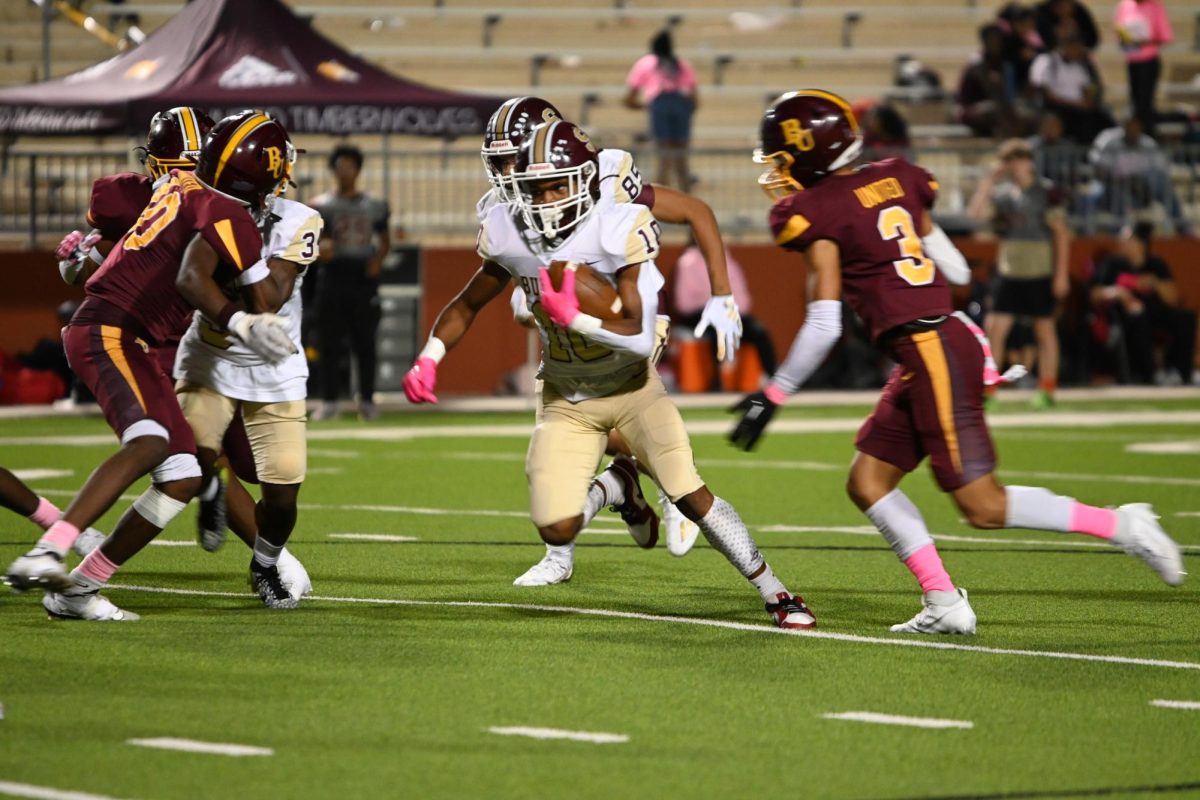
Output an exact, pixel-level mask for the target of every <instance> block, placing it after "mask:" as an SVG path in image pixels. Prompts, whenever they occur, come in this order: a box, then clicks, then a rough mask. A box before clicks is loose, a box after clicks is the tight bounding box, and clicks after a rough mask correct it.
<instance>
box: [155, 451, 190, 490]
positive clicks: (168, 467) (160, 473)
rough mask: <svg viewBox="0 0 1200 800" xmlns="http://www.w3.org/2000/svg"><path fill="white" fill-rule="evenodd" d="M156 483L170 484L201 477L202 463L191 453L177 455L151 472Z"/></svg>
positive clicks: (170, 457) (167, 459)
mask: <svg viewBox="0 0 1200 800" xmlns="http://www.w3.org/2000/svg"><path fill="white" fill-rule="evenodd" d="M150 476H151V478H152V479H153V480H154V482H155V483H170V482H171V481H181V480H184V479H185V478H199V477H200V462H199V461H197V460H196V457H195V456H194V455H192V454H191V453H176V454H175V455H173V456H167V458H166V460H165V461H163V462H162V463H161V464H159V465H158V466H157V467H155V468H154V469H153V470H152V471H151V472H150Z"/></svg>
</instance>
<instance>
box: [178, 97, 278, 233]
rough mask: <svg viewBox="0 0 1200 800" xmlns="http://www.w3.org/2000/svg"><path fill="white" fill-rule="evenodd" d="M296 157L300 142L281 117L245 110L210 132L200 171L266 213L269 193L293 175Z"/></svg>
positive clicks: (217, 186)
mask: <svg viewBox="0 0 1200 800" xmlns="http://www.w3.org/2000/svg"><path fill="white" fill-rule="evenodd" d="M295 161H296V148H295V146H294V145H293V144H292V141H291V139H290V138H289V137H288V134H287V131H286V130H284V128H283V126H282V125H280V124H279V122H278V121H277V120H275V119H274V118H273V117H271V116H270V115H268V114H267V113H266V112H264V111H257V110H246V111H239V112H238V113H236V114H231V115H230V116H228V117H225V119H223V120H221V121H220V122H218V123H217V124H216V125H214V126H213V129H212V130H211V131H209V133H208V136H206V137H205V139H204V144H203V146H202V147H201V149H200V159H199V161H198V163H197V165H196V177H197V178H199V179H200V180H201V182H203V183H204V184H205V185H206V186H208V187H209V188H210V189H215V190H216V191H218V192H220V193H221V194H224V195H228V196H229V197H232V198H233V199H235V200H237V201H239V202H241V203H244V204H246V205H247V206H249V207H250V210H251V211H252V212H253V213H255V214H260V213H262V211H263V209H264V208H265V203H266V199H267V198H268V197H271V196H273V195H275V194H277V193H279V192H280V191H281V190H282V188H283V187H285V186H286V185H287V183H288V181H290V180H291V175H292V164H293V163H295Z"/></svg>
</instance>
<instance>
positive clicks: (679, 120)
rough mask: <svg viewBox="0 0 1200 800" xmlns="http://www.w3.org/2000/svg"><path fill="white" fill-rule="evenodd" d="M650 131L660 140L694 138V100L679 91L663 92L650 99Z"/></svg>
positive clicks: (681, 140)
mask: <svg viewBox="0 0 1200 800" xmlns="http://www.w3.org/2000/svg"><path fill="white" fill-rule="evenodd" d="M650 133H651V134H653V136H654V140H655V141H658V142H662V141H671V142H686V141H688V140H689V139H691V138H692V100H691V98H690V97H688V96H687V95H685V94H680V93H679V92H663V93H662V94H660V95H658V96H657V97H655V98H654V99H653V100H651V101H650Z"/></svg>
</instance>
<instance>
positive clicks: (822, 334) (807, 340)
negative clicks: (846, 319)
mask: <svg viewBox="0 0 1200 800" xmlns="http://www.w3.org/2000/svg"><path fill="white" fill-rule="evenodd" d="M841 335H842V303H841V301H840V300H814V301H813V302H811V303H809V304H808V313H807V315H806V316H805V318H804V324H803V325H801V326H800V332H799V333H797V334H796V339H795V341H794V342H792V349H791V350H789V351H788V355H787V360H785V361H784V362H783V364H782V365H780V367H779V369H777V370H775V374H774V375H772V376H771V383H772V384H774V385H775V386H776V387H778V388H779V389H780V390H781V391H782V392H783V393H784V394H789V395H790V394H794V393H795V392H796V390H798V389H799V388H800V387H801V386H803V385H804V382H805V381H806V380H808V379H809V378H810V377H811V376H812V374H813V373H814V372H816V370H817V367H819V366H821V362H823V361H824V360H825V356H827V355H829V351H830V350H831V349H833V346H834V344H836V343H837V340H838V339H839V338H841Z"/></svg>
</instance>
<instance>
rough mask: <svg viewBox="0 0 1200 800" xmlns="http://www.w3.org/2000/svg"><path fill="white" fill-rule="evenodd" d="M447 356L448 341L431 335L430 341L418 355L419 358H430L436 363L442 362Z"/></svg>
mask: <svg viewBox="0 0 1200 800" xmlns="http://www.w3.org/2000/svg"><path fill="white" fill-rule="evenodd" d="M445 357H446V343H445V342H443V341H442V340H441V339H439V338H438V337H436V336H430V337H429V341H428V342H426V343H425V348H424V349H423V350H422V351H421V353H420V355H418V356H417V358H418V359H421V358H428V359H430V360H432V361H433V363H435V364H440V363H441V361H442V359H443V358H445Z"/></svg>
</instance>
